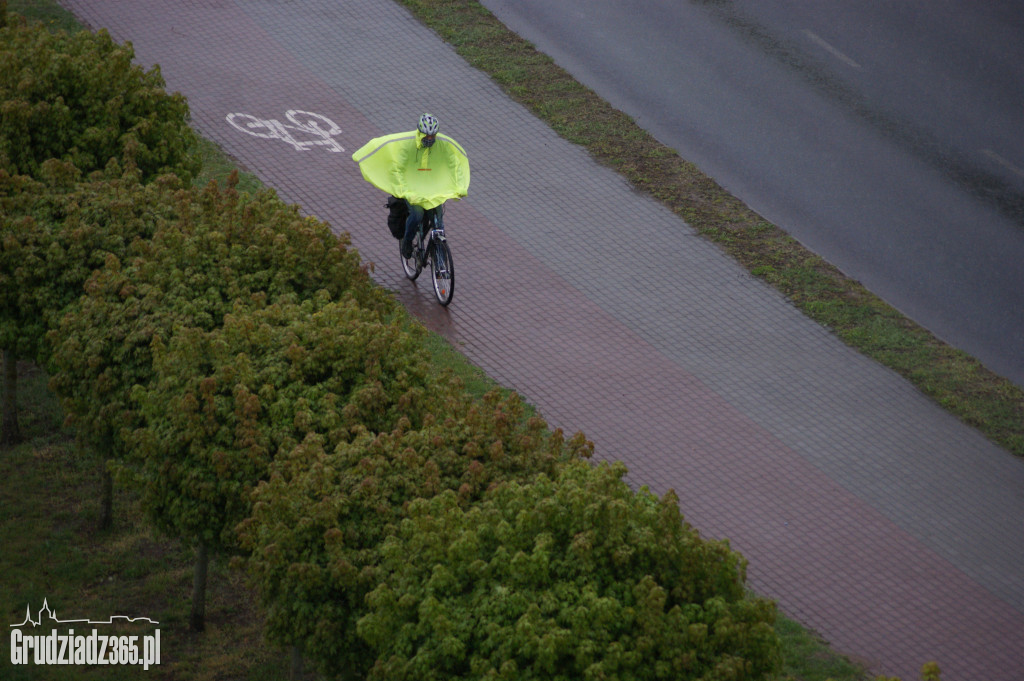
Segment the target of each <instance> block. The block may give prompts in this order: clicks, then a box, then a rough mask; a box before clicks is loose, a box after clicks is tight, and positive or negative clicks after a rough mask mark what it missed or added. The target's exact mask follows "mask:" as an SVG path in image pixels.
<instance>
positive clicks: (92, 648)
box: [8, 598, 160, 669]
mask: <svg viewBox="0 0 1024 681" xmlns="http://www.w3.org/2000/svg"><path fill="white" fill-rule="evenodd" d="M159 624H160V622H158V621H156V620H154V619H152V618H149V617H133V616H128V615H110V616H109V617H107V619H105V620H102V619H101V620H94V619H91V618H74V619H61V618H59V617H58V616H57V611H56V610H55V609H53V608H51V607H50V601H49V599H48V598H44V599H43V607H41V608H39V611H38V612H37V613H36V615H35V617H33V616H32V604H31V603H28V604H27V605H26V606H25V619H23V620H22V621H21V622H18V623H15V624H10V625H8V628H9V629H10V632H11V634H10V643H11V664H13V665H30V664H36V665H90V666H92V665H140V666H141V667H142V668H143V669H149V667H150V666H151V665H158V664H160V628H159V626H157V625H159ZM116 625H122V626H116ZM123 625H141V626H142V628H143V630H150V628H151V627H152V633H149V634H131V633H100V630H101V629H104V630H105V631H110V629H106V628H107V627H113V628H114V629H115V630H120V632H125V629H124V626H123ZM97 627H98V628H97ZM40 628H41V629H42V630H43V631H42V632H41V633H34V631H35V630H37V629H40ZM76 628H77V629H78V633H77V634H76V633H75V629H76ZM47 630H49V631H48V633H47ZM133 630H134V631H138V629H137V628H135V627H131V628H129V629H128V630H127V631H128V632H131V631H133Z"/></svg>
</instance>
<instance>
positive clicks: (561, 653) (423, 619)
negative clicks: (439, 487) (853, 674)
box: [358, 462, 781, 681]
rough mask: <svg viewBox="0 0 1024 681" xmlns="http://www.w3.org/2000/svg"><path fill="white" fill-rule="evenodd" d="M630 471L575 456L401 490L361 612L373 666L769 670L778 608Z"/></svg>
mask: <svg viewBox="0 0 1024 681" xmlns="http://www.w3.org/2000/svg"><path fill="white" fill-rule="evenodd" d="M624 474H625V467H624V466H622V464H615V465H611V466H609V465H606V464H602V465H601V466H598V467H592V466H590V465H588V464H587V463H585V462H578V463H574V464H570V465H568V466H565V467H563V468H562V469H560V471H559V472H558V474H557V475H556V476H554V477H552V476H548V475H540V476H538V477H537V478H536V479H535V480H533V481H531V482H529V483H525V484H523V483H516V482H512V483H508V484H505V485H502V486H500V487H497V488H495V489H494V490H492V491H491V492H489V493H488V494H487V495H486V496H485V497H484V499H483V500H482V501H480V502H479V503H477V504H473V505H470V506H468V507H466V506H464V505H463V504H460V503H459V499H458V498H457V495H456V494H454V493H451V492H447V493H445V494H442V495H438V496H436V497H434V498H433V499H430V500H419V501H415V502H413V503H412V504H410V508H409V512H408V517H407V518H406V519H405V520H404V521H403V522H402V523H401V526H400V529H399V531H398V532H397V533H395V534H394V535H392V536H391V537H389V538H388V539H387V540H386V542H385V545H384V560H383V562H382V565H381V571H382V573H383V574H384V575H385V576H384V579H382V583H381V584H380V585H379V586H378V587H377V588H376V589H375V590H374V591H373V592H372V593H371V594H370V595H369V596H368V598H367V604H368V606H367V607H368V610H369V612H368V614H366V615H365V616H364V617H363V618H362V619H360V621H359V625H358V630H359V634H360V636H361V637H363V638H364V639H365V640H366V641H367V642H368V644H369V645H370V646H371V648H372V650H373V653H374V657H375V658H376V663H375V664H374V666H373V668H372V670H371V671H370V674H369V678H370V679H388V680H389V681H402V680H403V679H416V680H417V681H429V680H430V679H439V680H440V679H445V680H446V681H447V680H449V679H516V680H519V679H566V680H568V679H609V680H610V679H623V680H626V679H638V680H639V679H706V680H708V681H710V680H711V679H716V680H717V679H736V680H743V679H765V678H769V677H770V676H771V675H772V674H773V673H775V671H777V669H778V668H779V665H780V664H781V656H780V651H779V642H778V639H777V637H776V635H775V633H774V629H773V623H774V619H775V606H774V604H773V603H771V602H770V601H767V600H764V599H760V598H748V597H746V596H745V594H744V587H743V582H744V579H745V561H744V559H743V558H742V557H741V556H739V555H738V554H736V553H735V552H733V551H731V550H730V549H729V547H728V544H727V543H725V542H715V541H707V540H704V539H702V538H701V537H700V536H699V535H698V533H697V532H696V531H695V530H693V529H692V528H691V527H689V526H688V525H686V524H684V523H683V522H682V517H681V515H680V513H679V505H678V500H677V499H676V498H675V495H674V494H671V493H669V494H667V495H666V496H665V497H664V498H662V499H660V500H659V499H658V498H656V497H654V496H653V495H651V494H649V493H648V492H647V491H646V490H641V491H640V492H636V493H634V492H633V491H631V490H630V489H629V488H628V487H627V485H626V484H625V483H624V482H623V481H622V476H623V475H624Z"/></svg>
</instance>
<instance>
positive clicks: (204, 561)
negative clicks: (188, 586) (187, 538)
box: [189, 542, 210, 631]
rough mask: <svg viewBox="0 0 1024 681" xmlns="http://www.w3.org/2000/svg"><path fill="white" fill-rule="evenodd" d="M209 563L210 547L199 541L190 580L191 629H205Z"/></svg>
mask: <svg viewBox="0 0 1024 681" xmlns="http://www.w3.org/2000/svg"><path fill="white" fill-rule="evenodd" d="M209 565H210V549H209V547H207V546H206V544H205V543H203V542H199V545H198V546H197V547H196V571H195V577H194V579H193V580H192V614H191V615H190V616H189V627H190V628H191V629H192V631H203V630H204V629H206V571H207V568H208V567H209Z"/></svg>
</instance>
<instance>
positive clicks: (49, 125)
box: [0, 13, 200, 444]
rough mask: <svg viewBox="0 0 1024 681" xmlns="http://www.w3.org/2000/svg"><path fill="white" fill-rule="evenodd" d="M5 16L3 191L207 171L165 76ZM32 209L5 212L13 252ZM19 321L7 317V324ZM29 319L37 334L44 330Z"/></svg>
mask: <svg viewBox="0 0 1024 681" xmlns="http://www.w3.org/2000/svg"><path fill="white" fill-rule="evenodd" d="M2 16H3V18H4V21H2V22H0V174H2V176H3V177H2V178H0V182H3V183H9V182H10V180H9V178H10V177H11V176H19V175H24V176H29V177H32V178H35V179H37V180H42V181H43V182H44V184H43V185H41V187H40V186H33V185H31V184H29V183H22V186H21V189H20V191H22V192H23V193H25V194H26V195H31V193H32V192H33V191H36V190H40V189H41V190H42V191H47V187H46V184H48V183H49V180H50V179H51V178H52V175H53V172H54V168H55V167H58V168H59V167H65V168H66V167H69V166H72V167H74V168H76V169H77V171H78V172H81V173H84V174H91V173H93V172H97V171H104V170H107V169H108V166H109V165H110V163H111V161H112V160H114V161H117V162H120V163H121V164H122V165H123V166H124V167H127V168H129V169H131V170H132V172H133V173H135V172H137V173H139V174H140V175H141V178H142V180H143V181H146V182H148V181H150V180H152V179H154V178H156V177H157V176H159V175H161V174H164V173H173V174H176V175H177V176H178V177H179V178H180V179H182V180H183V181H185V182H187V181H188V180H189V179H190V178H191V177H192V176H193V175H194V174H195V173H196V172H197V171H198V168H199V163H200V161H199V159H198V157H197V156H195V155H194V154H192V153H191V152H190V149H191V148H192V146H193V144H194V142H195V139H196V137H195V133H194V132H193V131H192V129H191V128H190V127H189V125H188V118H189V113H188V106H187V104H186V102H185V99H184V98H183V97H182V96H181V95H180V94H174V95H169V94H167V93H166V92H165V91H164V89H163V88H164V81H163V78H162V77H161V75H160V71H159V69H158V68H153V69H151V70H150V71H148V72H146V71H143V70H142V69H141V68H139V67H138V66H136V65H134V64H132V59H133V57H134V51H133V49H132V47H131V45H130V44H129V45H125V46H118V45H116V44H115V43H114V42H113V40H111V38H110V36H109V35H108V34H107V33H106V32H105V31H100V32H99V33H96V34H93V33H89V32H87V31H80V32H77V33H74V34H68V33H66V32H63V31H58V32H56V33H51V32H49V31H48V30H47V29H46V28H45V27H44V26H43V25H42V24H38V23H36V24H28V23H26V22H25V21H24V20H23V19H20V18H19V17H16V16H15V17H8V16H7V15H6V13H3V15H2ZM55 164H56V166H55ZM63 174H65V175H67V174H68V173H66V172H65V173H63ZM115 174H118V173H115ZM26 206H27V207H28V208H26ZM32 206H33V202H32V201H20V202H8V204H7V205H6V206H5V207H4V212H5V215H4V219H3V229H4V242H5V244H8V245H11V244H14V245H16V243H17V239H18V238H20V237H22V236H28V235H29V234H28V231H27V230H26V228H27V227H28V226H29V225H26V224H22V225H21V226H20V227H19V228H17V229H15V228H13V227H12V225H11V219H10V216H12V215H13V216H17V215H20V214H23V213H24V211H26V210H30V209H31V207H32ZM42 219H49V218H42ZM58 219H59V218H58ZM52 227H53V228H57V226H56V225H53V226H52ZM37 243H39V242H37ZM29 246H31V245H29ZM5 279H6V280H9V277H5ZM6 295H13V294H6ZM16 316H18V314H17V313H9V314H6V315H5V317H6V319H5V323H7V322H9V321H10V320H11V319H12V318H14V317H16ZM20 316H21V318H22V320H23V321H27V322H28V323H29V324H30V325H32V326H35V325H37V324H38V323H39V322H40V320H41V318H39V317H30V316H27V315H24V314H22V315H20ZM18 335H19V334H17V333H14V332H8V333H5V334H4V338H3V340H2V344H0V350H2V351H3V355H4V372H3V378H4V400H3V407H4V410H3V435H2V438H3V442H4V443H7V444H10V443H14V442H17V441H18V440H19V439H20V429H19V427H18V421H17V411H16V395H17V371H16V366H17V364H16V362H17V359H18V358H19V357H21V358H30V357H31V353H30V350H26V349H25V346H26V345H32V344H33V341H32V339H33V338H35V337H37V336H38V333H37V332H36V329H34V328H30V329H27V330H26V332H25V333H24V334H20V335H21V336H22V338H16V337H15V336H18Z"/></svg>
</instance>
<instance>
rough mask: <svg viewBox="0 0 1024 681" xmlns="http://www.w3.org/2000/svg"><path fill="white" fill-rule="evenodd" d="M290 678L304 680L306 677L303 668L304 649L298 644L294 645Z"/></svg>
mask: <svg viewBox="0 0 1024 681" xmlns="http://www.w3.org/2000/svg"><path fill="white" fill-rule="evenodd" d="M288 678H289V679H290V681H303V679H305V678H306V677H305V672H304V671H303V669H302V649H300V648H299V647H298V646H292V669H291V674H289V676H288Z"/></svg>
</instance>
